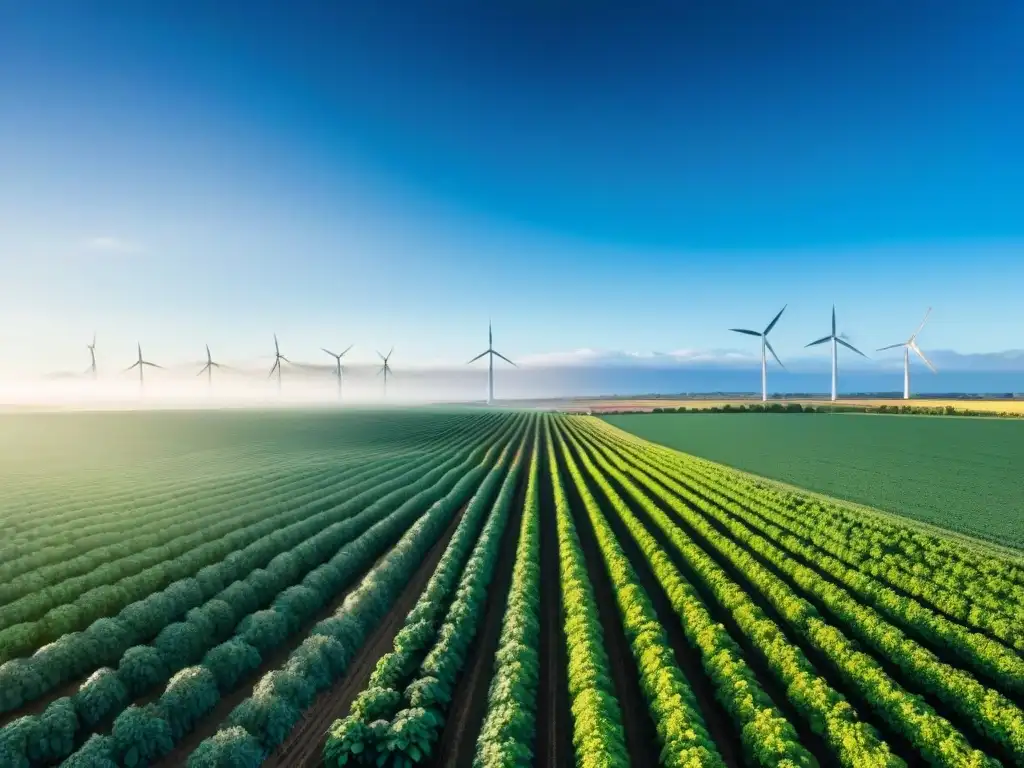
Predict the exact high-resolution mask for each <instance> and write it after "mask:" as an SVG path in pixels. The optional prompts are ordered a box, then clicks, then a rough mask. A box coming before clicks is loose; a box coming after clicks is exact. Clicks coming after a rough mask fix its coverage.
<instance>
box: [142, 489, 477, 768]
mask: <svg viewBox="0 0 1024 768" xmlns="http://www.w3.org/2000/svg"><path fill="white" fill-rule="evenodd" d="M464 511H465V506H463V507H462V508H461V509H459V510H458V512H457V513H456V514H455V515H454V516H453V518H452V522H451V523H450V524H449V525H448V528H447V529H446V530H445V532H444V534H443V535H442V537H441V539H440V541H439V542H438V543H436V544H435V545H434V546H433V547H432V548H431V549H430V551H429V552H428V553H427V556H426V558H425V559H424V562H423V564H422V565H421V566H420V568H419V569H418V570H417V572H416V574H415V575H414V576H413V579H412V581H410V584H413V583H419V585H420V586H419V590H418V591H417V593H416V595H415V596H414V597H413V598H412V603H415V601H416V597H418V595H419V591H422V589H423V586H424V585H425V584H426V580H427V579H428V578H430V574H431V573H433V570H434V567H435V566H436V565H437V561H438V560H439V559H440V558H441V554H442V553H443V552H444V548H445V546H447V543H448V539H450V538H451V536H452V534H453V533H454V532H455V528H456V527H457V526H458V522H459V520H461V519H462V514H463V512H464ZM390 551H391V547H389V548H388V550H387V551H386V552H384V553H383V554H382V555H381V558H383V557H386V556H387V554H388V552H390ZM379 561H380V558H378V560H377V561H376V562H379ZM376 562H375V563H374V564H373V565H371V566H370V567H369V568H367V569H366V570H365V571H363V572H362V573H361V574H360V576H359V577H358V578H357V579H355V580H354V581H353V583H352V585H351V586H350V587H349V589H346V590H343V591H342V592H341V593H340V594H339V595H338V596H337V597H336V598H335V599H334V600H333V601H331V602H330V603H329V604H328V605H327V606H325V607H324V608H323V609H321V610H320V612H319V613H317V614H316V615H315V616H314V617H313V618H311V619H309V620H308V621H307V622H306V623H305V624H304V625H303V626H302V627H301V628H300V629H299V630H298V632H296V633H295V634H294V635H293V636H292V637H291V639H290V640H289V641H288V642H286V643H285V644H284V645H282V646H281V647H279V648H278V649H277V650H275V651H274V652H273V653H272V654H270V655H269V656H267V657H265V658H264V660H263V663H262V664H261V665H260V666H259V668H258V669H256V670H255V671H254V672H252V673H250V674H249V675H247V676H246V677H245V678H243V680H242V682H241V683H240V684H239V685H237V686H236V687H235V689H234V690H233V691H231V692H230V693H228V694H226V695H225V696H222V697H221V699H220V702H219V703H218V704H217V706H216V707H215V708H214V710H213V711H212V712H210V713H209V714H207V715H206V716H205V717H203V718H202V720H200V722H199V725H198V727H197V728H196V729H195V730H194V731H192V732H191V733H190V734H189V735H188V736H186V737H185V738H184V739H183V740H182V741H181V742H180V743H179V744H178V745H177V746H176V747H175V749H174V750H173V751H172V752H170V753H169V754H168V755H166V756H164V758H163V759H161V760H160V761H159V762H157V763H155V764H154V766H166V768H170V767H171V766H181V765H185V763H186V762H187V761H188V756H189V755H190V754H191V753H192V752H193V751H194V750H195V748H196V747H198V746H199V744H200V743H201V742H202V741H203V740H204V739H206V738H208V737H210V736H212V735H213V734H214V733H216V732H217V730H219V728H220V726H221V724H222V723H223V722H224V720H225V719H226V718H227V716H228V715H229V714H230V713H231V711H232V710H233V709H234V708H235V707H236V706H238V705H239V704H240V703H241V702H242V701H244V700H245V699H246V698H248V697H249V696H251V695H252V691H253V688H255V686H256V684H257V683H258V682H259V681H260V679H261V678H262V677H263V676H264V675H265V674H267V673H268V672H270V671H272V670H274V669H277V668H278V667H280V666H282V665H283V664H284V663H285V662H286V661H287V660H288V657H289V656H290V655H291V653H292V651H294V650H295V649H296V648H297V647H298V646H299V645H301V644H302V642H303V641H304V640H305V639H306V638H307V637H309V633H310V631H311V630H312V629H313V627H315V626H316V625H317V624H318V623H319V622H321V621H323V620H324V619H327V618H329V617H331V616H332V615H333V614H334V612H335V611H337V610H338V608H340V607H341V605H342V604H343V603H344V602H345V599H346V598H347V597H348V595H349V594H350V593H351V592H352V591H353V590H355V589H356V588H357V587H358V586H359V583H360V582H361V581H362V579H363V577H364V576H365V575H366V573H368V572H369V571H370V570H372V568H373V567H374V565H376ZM424 570H426V573H425V574H424V573H423V572H424ZM407 589H408V588H407ZM406 591H407V590H406ZM405 597H406V592H403V593H402V595H401V596H400V597H399V599H398V601H397V602H396V607H395V608H394V609H392V611H391V613H389V614H388V616H387V617H385V618H384V620H383V621H382V622H381V623H380V624H379V625H378V626H377V628H376V629H375V630H374V632H373V634H371V635H370V638H369V639H368V640H367V642H366V643H364V646H363V649H362V650H360V651H359V652H358V653H357V655H356V656H355V657H354V658H353V659H352V662H351V663H350V665H349V672H348V673H347V676H346V680H347V679H348V678H350V677H351V675H352V673H353V671H354V670H356V668H357V665H358V664H359V663H360V660H361V658H362V657H363V653H364V650H365V649H366V646H368V645H370V644H372V643H373V641H374V639H375V638H376V636H377V634H378V633H379V632H380V631H381V630H382V629H383V628H385V627H388V626H390V625H389V622H391V621H392V615H393V614H394V613H395V610H397V609H398V608H400V607H401V606H402V605H403V602H402V601H403V600H404V599H405ZM411 608H412V604H410V605H409V606H408V607H407V608H406V609H405V610H404V611H403V612H402V613H401V615H400V617H399V619H398V624H397V626H395V628H394V631H393V632H392V634H391V637H390V639H389V641H388V642H389V643H390V642H391V640H393V639H394V635H395V634H397V632H398V629H399V628H400V627H401V621H402V619H404V618H405V614H406V613H408V611H409V610H411ZM384 653H385V651H381V652H380V653H378V654H377V655H376V656H374V657H373V659H372V661H370V662H369V669H368V670H367V673H366V677H367V678H368V677H369V674H370V672H372V671H373V665H375V664H376V662H377V659H378V658H379V657H380V656H382V655H383V654H384ZM342 682H343V683H344V682H345V681H342ZM338 688H339V686H335V687H334V688H332V689H330V690H329V691H327V692H325V693H323V694H321V695H320V696H319V697H318V698H317V701H316V702H314V704H313V708H312V709H310V710H307V711H306V713H305V714H304V715H303V719H302V720H300V721H299V724H298V725H296V727H295V728H294V729H293V731H292V735H291V736H289V739H288V740H287V741H286V742H285V744H284V745H282V748H283V747H284V746H286V745H288V743H289V742H290V741H292V739H293V737H294V736H295V734H296V732H297V731H300V730H302V731H303V732H305V729H306V728H307V725H308V723H309V720H310V714H311V713H313V712H315V711H316V709H317V706H318V704H319V703H320V699H321V698H323V697H324V696H327V695H329V694H331V693H332V692H333V691H335V690H337V689H338ZM358 691H359V689H356V691H355V692H354V693H358ZM353 698H354V695H353ZM333 719H334V718H331V720H329V721H327V724H326V725H324V727H323V728H322V729H321V731H326V728H327V725H329V724H330V722H332V721H333ZM316 737H317V739H319V740H320V743H321V744H322V738H323V733H322V732H317V736H316ZM282 748H279V749H278V750H277V752H275V753H274V755H271V757H270V760H268V761H267V763H266V764H268V765H269V764H272V763H273V761H274V758H275V756H276V755H277V754H279V753H280V752H281V749H282ZM316 756H317V759H318V760H319V757H320V753H319V750H317V752H316ZM282 765H288V766H292V765H299V763H298V762H293V761H292V760H291V757H290V756H289V759H288V760H287V761H286V762H284V763H282Z"/></svg>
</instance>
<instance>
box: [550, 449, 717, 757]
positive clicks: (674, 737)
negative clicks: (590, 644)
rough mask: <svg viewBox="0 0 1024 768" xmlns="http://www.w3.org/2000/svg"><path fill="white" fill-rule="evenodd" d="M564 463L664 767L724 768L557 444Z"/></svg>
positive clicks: (608, 532) (611, 538)
mask: <svg viewBox="0 0 1024 768" xmlns="http://www.w3.org/2000/svg"><path fill="white" fill-rule="evenodd" d="M558 442H559V445H560V448H561V454H562V460H563V462H564V464H565V467H566V469H567V470H568V473H569V477H570V478H571V479H572V482H573V484H574V485H575V487H576V490H577V493H578V494H579V496H580V498H581V499H582V502H583V507H584V510H585V511H586V514H587V516H588V517H589V519H590V525H591V526H592V527H593V530H594V535H595V537H596V539H597V544H598V549H599V550H600V552H601V557H602V559H603V560H604V564H605V569H606V571H607V572H608V576H609V578H610V580H611V584H612V590H613V592H614V594H615V602H616V604H617V606H618V609H619V616H620V617H621V619H622V625H623V629H624V630H625V634H626V639H627V641H628V642H629V647H630V650H631V651H632V653H633V657H634V659H635V660H636V665H637V671H638V673H639V677H640V689H641V691H642V692H643V694H644V697H645V699H646V700H647V706H648V709H649V710H650V713H651V716H652V718H653V720H654V725H655V728H656V730H657V732H658V740H659V743H660V745H661V755H662V762H663V764H664V765H668V766H677V767H679V768H683V767H684V766H691V765H701V766H708V767H709V768H716V767H720V766H724V763H723V762H722V758H721V755H720V754H719V752H718V750H717V748H716V747H715V744H714V741H713V740H712V738H711V736H710V735H709V734H708V732H707V726H706V725H705V723H704V718H703V716H702V715H701V712H700V707H699V705H698V704H697V700H696V697H695V696H694V694H693V691H692V690H691V688H690V685H689V683H688V682H687V680H686V678H685V677H684V676H683V672H682V670H681V669H680V668H679V665H678V664H677V663H676V660H675V655H674V654H673V651H672V648H671V646H670V645H669V642H668V636H667V635H666V634H665V630H664V628H663V627H662V625H661V623H660V622H659V620H658V616H657V614H656V613H655V611H654V606H653V605H652V604H651V600H650V597H649V596H648V594H647V593H646V592H645V591H644V588H643V587H642V586H641V585H640V583H639V579H638V577H637V575H636V572H635V570H634V568H633V566H632V564H631V563H630V562H629V558H628V557H626V555H625V554H624V553H623V551H622V547H621V546H620V544H619V542H618V541H617V540H616V538H615V534H614V533H613V531H612V529H611V526H610V525H609V524H608V521H607V520H606V519H605V518H604V515H603V514H602V513H601V509H600V507H599V506H598V503H597V500H596V499H595V498H594V497H593V495H592V494H591V492H590V489H589V488H588V487H587V483H586V481H585V480H584V479H583V476H582V474H581V473H580V470H579V468H578V467H577V465H576V462H575V461H574V460H573V457H572V455H571V453H570V451H569V450H568V444H567V442H566V441H565V440H564V439H560V440H559V441H558Z"/></svg>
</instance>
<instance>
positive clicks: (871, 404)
mask: <svg viewBox="0 0 1024 768" xmlns="http://www.w3.org/2000/svg"><path fill="white" fill-rule="evenodd" d="M550 403H551V405H552V406H553V407H561V408H564V409H565V410H568V411H586V410H590V411H592V412H593V413H602V412H605V411H623V410H629V411H652V410H654V409H655V408H687V409H689V410H702V409H704V408H721V407H722V406H724V405H731V406H739V405H745V406H747V407H750V406H755V407H758V406H760V405H761V398H760V397H758V396H750V397H732V398H728V397H725V398H703V397H699V398H698V397H658V398H603V399H602V398H581V399H565V400H554V401H550ZM775 403H779V404H783V405H785V404H789V403H799V404H800V405H809V406H813V407H815V408H824V409H826V410H827V409H828V408H829V406H831V405H833V403H832V401H830V400H829V399H828V397H827V396H822V397H819V398H800V397H795V398H781V399H772V400H771V401H770V403H769V404H775ZM834 404H835V405H839V406H853V407H862V408H863V407H868V408H877V407H879V406H883V405H885V406H909V407H911V408H934V409H943V408H953V409H954V410H957V411H980V412H982V413H986V414H987V413H992V414H996V413H1000V414H1010V415H1020V414H1024V398H1016V399H1013V400H1010V399H1006V400H981V399H974V398H963V399H959V400H957V399H943V398H932V397H928V398H911V399H910V400H903V399H902V398H881V397H854V398H840V399H838V400H836V401H835V403H834Z"/></svg>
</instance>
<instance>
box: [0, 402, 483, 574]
mask: <svg viewBox="0 0 1024 768" xmlns="http://www.w3.org/2000/svg"><path fill="white" fill-rule="evenodd" d="M347 418H349V419H351V418H353V417H347ZM356 418H359V417H356ZM482 420H483V419H481V421H482ZM373 421H374V423H375V424H376V425H377V430H375V434H371V435H365V434H364V435H362V436H361V437H360V438H359V439H358V440H354V441H349V442H344V443H342V444H341V445H339V446H338V447H337V448H336V449H335V450H333V451H331V453H330V454H321V455H314V456H311V455H310V454H309V453H308V452H306V451H302V452H300V453H299V454H298V455H290V454H288V453H287V452H285V453H284V454H282V452H281V446H280V445H279V444H278V443H276V442H274V443H268V444H267V445H266V446H259V447H260V451H256V450H254V449H255V448H256V447H257V446H256V445H254V444H253V443H251V442H249V443H246V444H244V447H243V446H238V447H233V448H232V450H231V451H230V453H226V452H223V451H220V450H212V451H205V452H202V453H199V454H195V453H193V454H189V455H188V456H186V457H181V458H180V459H177V460H176V459H173V458H170V457H167V458H165V459H163V460H162V461H161V462H160V464H159V466H158V468H157V469H155V470H154V469H152V468H149V467H145V466H144V465H143V466H142V467H141V468H139V469H133V468H131V467H123V468H121V470H120V471H119V472H118V474H117V477H116V479H113V484H112V482H111V480H112V478H110V477H109V475H106V474H103V473H100V474H99V475H98V479H97V480H95V481H92V482H90V481H89V480H88V479H87V478H79V477H78V476H77V475H75V474H74V473H70V474H71V477H73V478H74V482H72V483H69V484H68V487H67V488H64V487H63V486H61V485H60V483H61V477H62V476H61V475H59V474H58V475H54V474H53V473H52V472H51V473H49V474H47V475H46V484H45V485H44V486H43V487H42V489H41V490H40V491H39V492H38V493H37V495H38V497H39V498H38V499H35V500H33V499H31V498H25V497H24V496H25V494H24V492H19V488H23V487H24V484H23V483H19V484H18V485H17V486H16V487H15V488H13V489H12V492H11V494H10V495H6V494H5V497H4V500H3V502H2V503H3V507H2V509H0V512H2V516H3V518H4V521H5V526H6V527H8V529H9V530H10V531H11V532H12V533H18V534H28V535H29V536H30V539H34V538H35V534H36V533H37V532H38V531H39V529H40V523H41V522H43V521H45V523H46V524H47V528H49V527H51V526H59V525H66V524H74V523H76V522H80V521H83V520H89V519H91V518H103V517H107V516H117V515H120V514H124V513H132V514H138V515H145V514H148V513H149V512H150V510H151V509H152V508H154V507H158V506H161V505H163V504H166V503H167V502H169V501H175V500H177V499H179V498H180V497H181V496H182V491H183V490H184V489H182V488H181V477H182V476H187V477H188V478H189V481H190V486H191V485H197V486H199V488H197V489H196V490H197V491H198V492H199V493H202V492H203V491H204V490H206V491H209V490H215V489H216V488H217V487H218V486H220V485H222V484H223V483H224V482H225V480H228V481H230V482H231V483H244V482H245V481H246V480H250V481H251V480H253V479H257V478H258V477H260V476H262V475H264V474H266V475H272V474H274V473H275V472H277V470H278V469H288V468H289V467H291V468H292V469H295V468H301V467H302V466H303V465H304V464H308V462H309V461H310V460H311V459H315V460H318V461H321V462H322V461H323V460H327V459H333V460H334V461H335V462H337V460H339V459H341V460H344V459H345V458H346V457H350V456H358V455H359V454H360V453H361V452H362V451H364V450H372V451H387V450H389V449H390V450H394V449H396V448H397V449H400V450H406V449H408V448H411V449H413V450H415V448H416V441H417V440H419V439H421V438H424V439H427V440H430V439H433V438H434V437H436V435H437V434H438V433H439V432H440V431H443V430H445V429H447V428H449V427H450V426H451V425H452V424H458V423H460V422H461V423H465V422H466V421H468V419H467V418H466V417H464V416H463V417H461V418H454V419H453V418H439V419H436V420H435V421H434V423H433V424H428V425H427V426H426V427H421V428H419V429H410V425H409V424H408V423H407V420H403V421H400V422H395V423H388V421H387V420H386V419H383V418H381V417H380V415H379V414H378V415H375V416H374V418H373ZM354 426H356V425H354V424H352V423H351V422H349V421H346V424H345V425H344V430H345V434H347V433H349V432H351V431H353V427H354ZM355 431H356V434H358V429H357V430H355ZM396 435H401V439H400V440H396V439H395V436H396ZM264 456H265V460H264V459H263V457H264ZM261 465H265V466H261ZM19 496H20V498H19ZM62 497H63V498H62ZM55 502H56V503H55ZM12 540H13V539H12ZM10 541H11V540H9V541H5V542H4V543H3V546H4V547H6V546H8V544H9V543H10ZM9 558H10V553H9V552H8V551H7V550H6V549H5V550H3V559H4V560H7V559H9Z"/></svg>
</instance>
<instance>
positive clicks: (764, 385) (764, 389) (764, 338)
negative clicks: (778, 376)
mask: <svg viewBox="0 0 1024 768" xmlns="http://www.w3.org/2000/svg"><path fill="white" fill-rule="evenodd" d="M786 306H789V305H788V304H787V305H786ZM785 311H786V307H783V308H782V309H780V310H779V314H777V315H776V316H775V319H774V320H772V321H771V322H770V323H768V327H767V328H765V329H764V331H762V332H761V333H758V332H757V331H749V330H747V329H746V328H730V329H729V330H730V331H733V332H735V333H745V334H747V336H757V337H759V338H760V339H761V402H762V403H766V402H768V358H767V357H766V356H765V350H766V349H767V351H769V352H771V353H772V357H774V358H775V362H777V363H778V364H779V365H782V361H781V360H779V356H778V355H776V354H775V350H774V349H772V344H771V342H770V341H768V334H769V333H771V330H772V328H774V327H775V324H776V323H777V322H779V318H780V317H782V313H783V312H785ZM782 367H783V368H785V367H786V366H784V365H782Z"/></svg>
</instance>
